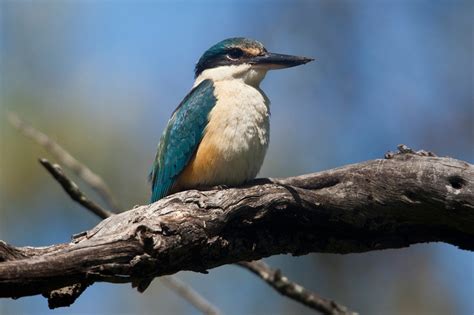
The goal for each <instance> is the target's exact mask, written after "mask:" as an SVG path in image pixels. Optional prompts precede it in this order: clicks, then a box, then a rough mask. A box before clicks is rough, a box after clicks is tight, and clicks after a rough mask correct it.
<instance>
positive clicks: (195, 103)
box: [150, 80, 216, 202]
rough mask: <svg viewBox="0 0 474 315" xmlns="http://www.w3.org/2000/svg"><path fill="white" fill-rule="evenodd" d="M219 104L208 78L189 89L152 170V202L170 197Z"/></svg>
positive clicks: (171, 120) (175, 112) (169, 127)
mask: <svg viewBox="0 0 474 315" xmlns="http://www.w3.org/2000/svg"><path fill="white" fill-rule="evenodd" d="M215 104H216V97H215V96H214V85H213V83H212V81H211V80H204V81H202V82H201V83H200V84H199V85H198V86H196V87H195V88H194V89H192V90H191V92H189V94H188V95H186V97H185V98H184V100H183V101H182V102H181V104H179V106H178V107H177V108H176V109H175V111H174V112H173V115H171V118H170V120H169V121H168V125H167V126H166V129H165V131H164V132H163V135H162V136H161V139H160V143H159V144H158V151H157V153H156V157H155V162H154V163H153V168H152V170H151V173H150V180H151V185H152V195H151V202H154V201H157V200H158V199H161V198H163V197H164V196H166V195H167V194H168V193H169V191H170V189H171V187H172V186H173V183H174V181H175V180H176V178H177V176H178V175H179V174H180V173H181V171H183V169H184V168H185V167H186V165H187V164H188V162H189V160H190V159H191V157H192V156H193V154H194V152H195V151H196V149H197V147H198V145H199V143H200V142H201V139H202V135H203V132H204V128H205V127H206V125H207V122H208V115H209V112H210V111H211V110H212V108H213V107H214V105H215Z"/></svg>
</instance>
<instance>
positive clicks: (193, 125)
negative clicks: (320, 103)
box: [150, 37, 313, 202]
mask: <svg viewBox="0 0 474 315" xmlns="http://www.w3.org/2000/svg"><path fill="white" fill-rule="evenodd" d="M312 60H313V59H311V58H306V57H298V56H290V55H282V54H275V53H270V52H268V51H267V50H266V49H265V47H264V46H263V45H262V44H261V43H260V42H258V41H256V40H251V39H247V38H241V37H238V38H229V39H225V40H223V41H221V42H219V43H217V44H215V45H214V46H212V47H211V48H209V49H208V50H207V51H206V52H205V53H204V54H203V55H202V57H201V58H200V59H199V61H198V63H197V64H196V68H195V82H194V85H193V88H192V90H191V92H189V93H188V95H186V97H185V98H184V99H183V101H182V102H181V104H179V106H178V107H177V108H176V109H175V111H174V112H173V114H172V115H171V118H170V120H169V121H168V125H167V126H166V128H165V130H164V132H163V134H162V136H161V139H160V142H159V144H158V151H157V153H156V157H155V162H154V163H153V168H152V171H151V174H150V181H151V184H152V196H151V201H152V202H154V201H157V200H158V199H160V198H163V197H164V196H167V195H170V194H172V193H175V192H178V191H182V190H186V189H200V188H201V189H202V188H206V187H213V186H218V185H226V186H236V185H240V184H243V183H245V182H246V181H249V180H251V179H253V178H255V176H257V173H258V172H259V170H260V167H261V166H262V163H263V159H264V157H265V153H266V151H267V147H268V142H269V136H270V130H269V129H270V123H269V117H270V108H269V106H270V101H269V99H268V97H267V96H266V95H265V93H264V92H263V91H262V90H261V89H260V87H259V85H260V82H261V81H262V80H263V78H264V77H265V75H266V73H267V71H268V70H273V69H283V68H289V67H294V66H298V65H302V64H305V63H307V62H310V61H312Z"/></svg>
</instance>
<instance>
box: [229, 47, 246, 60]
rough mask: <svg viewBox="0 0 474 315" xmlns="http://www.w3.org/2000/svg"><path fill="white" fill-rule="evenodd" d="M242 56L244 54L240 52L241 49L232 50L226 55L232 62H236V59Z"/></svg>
mask: <svg viewBox="0 0 474 315" xmlns="http://www.w3.org/2000/svg"><path fill="white" fill-rule="evenodd" d="M243 54H244V52H243V51H242V49H239V48H233V49H231V50H230V51H229V52H228V53H227V58H229V59H232V60H236V59H239V58H240V57H242V56H243Z"/></svg>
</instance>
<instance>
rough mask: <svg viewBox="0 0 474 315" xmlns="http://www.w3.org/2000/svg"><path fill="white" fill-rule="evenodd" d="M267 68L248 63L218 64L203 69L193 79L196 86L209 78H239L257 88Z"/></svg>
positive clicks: (215, 80) (219, 79)
mask: <svg viewBox="0 0 474 315" xmlns="http://www.w3.org/2000/svg"><path fill="white" fill-rule="evenodd" d="M267 71H268V69H265V68H257V67H254V66H252V65H249V64H242V65H230V66H220V67H216V68H211V69H206V70H204V71H203V72H202V73H201V74H200V75H199V76H198V77H197V78H196V81H194V85H193V87H196V86H197V85H199V83H201V82H202V81H204V80H206V79H210V80H212V81H214V82H219V81H225V80H241V81H242V82H243V83H245V84H248V85H251V86H253V87H255V88H258V87H259V85H260V82H262V80H263V79H264V78H265V75H266V74H267Z"/></svg>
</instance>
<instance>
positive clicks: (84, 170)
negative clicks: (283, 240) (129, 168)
mask: <svg viewBox="0 0 474 315" xmlns="http://www.w3.org/2000/svg"><path fill="white" fill-rule="evenodd" d="M8 118H9V122H10V124H11V125H12V126H13V127H15V128H17V129H18V130H19V131H20V132H22V133H23V135H25V136H27V137H29V138H31V139H33V140H34V141H36V142H37V143H38V144H40V145H41V146H43V147H44V148H45V149H46V150H47V151H48V152H50V153H51V154H52V155H54V156H56V158H57V159H59V161H61V162H62V163H64V164H65V165H66V166H69V167H71V168H72V170H73V171H75V172H76V175H78V176H79V177H80V178H81V179H82V180H83V181H85V182H86V183H87V184H89V185H90V186H92V188H95V190H96V192H97V193H98V194H99V195H100V196H101V197H102V198H103V199H104V200H105V201H106V202H108V203H109V205H110V206H113V207H115V210H118V208H117V207H118V206H117V204H116V202H115V198H114V197H113V195H112V193H111V192H110V189H109V188H108V186H107V185H106V183H105V181H104V180H103V179H102V178H101V177H100V176H99V175H97V174H95V173H93V172H92V171H91V170H90V169H89V168H88V167H87V166H85V165H84V164H83V163H81V162H80V161H78V160H77V159H75V158H74V157H73V156H72V155H71V154H70V153H69V152H67V151H66V150H65V149H64V148H63V147H61V146H60V145H59V144H58V143H56V142H54V141H53V140H51V138H50V137H49V136H48V135H46V134H44V133H43V132H41V131H39V130H37V129H35V128H33V127H32V126H30V125H28V124H26V123H25V122H23V121H22V120H21V119H20V118H19V117H18V116H17V115H16V114H14V113H9V116H8ZM39 161H40V163H41V164H42V165H43V166H44V167H45V169H46V170H47V171H48V172H49V173H50V174H51V175H52V176H53V178H54V179H55V180H56V181H58V182H59V184H60V185H61V186H62V187H63V189H64V190H65V191H66V193H67V194H68V195H69V196H70V197H71V198H72V199H73V200H74V201H76V202H78V203H79V204H81V205H82V206H83V207H85V208H86V209H88V210H90V211H91V212H93V213H94V214H96V215H97V216H99V217H100V218H102V219H106V218H108V217H109V216H111V215H113V214H114V213H113V212H110V211H108V210H106V209H103V208H102V207H101V206H100V205H98V204H96V203H95V202H93V201H92V200H90V199H88V198H87V197H86V196H85V195H84V193H83V192H82V191H81V190H80V189H79V187H78V186H77V184H76V183H74V182H73V181H72V180H70V179H69V178H68V177H67V176H66V175H65V174H64V172H63V170H62V169H61V167H60V166H59V165H58V164H54V165H53V164H51V163H50V162H49V161H48V160H46V159H40V160H39ZM0 261H1V260H0ZM239 265H240V266H241V267H244V268H247V269H248V270H249V271H250V272H252V273H254V274H256V275H257V276H261V275H262V274H264V273H265V274H271V273H273V272H274V271H273V270H272V269H271V268H270V267H269V266H268V265H266V264H265V263H263V262H262V263H259V262H242V263H239ZM255 270H260V273H255ZM152 280H153V278H148V279H143V280H142V281H141V282H140V283H139V284H138V285H137V288H138V290H139V291H144V290H145V289H146V288H147V287H148V285H149V284H150V283H151V281H152ZM263 280H264V281H266V282H267V283H270V282H271V281H272V280H271V279H269V278H267V279H263ZM162 282H163V283H165V285H167V286H168V287H169V288H170V289H172V290H174V291H176V292H177V293H178V294H179V295H181V296H182V297H184V298H185V299H188V301H189V302H190V303H191V304H193V305H195V306H196V307H197V308H198V309H200V310H201V311H203V312H204V313H206V312H208V311H209V312H210V313H219V311H218V310H217V308H216V307H214V306H213V305H212V304H210V303H209V302H208V301H206V300H205V299H204V298H203V297H201V296H200V295H199V294H198V293H197V292H196V291H194V289H192V288H191V287H190V286H188V285H186V284H185V283H184V282H182V281H181V280H179V279H177V278H176V277H171V276H170V277H167V281H162ZM89 285H90V282H88V281H85V282H82V283H77V284H73V285H71V286H68V287H64V288H60V289H57V290H54V291H51V292H49V293H43V295H44V296H45V297H46V298H48V305H49V307H50V308H56V307H62V306H69V305H71V304H72V303H74V301H75V300H76V299H77V298H78V297H79V296H80V295H81V294H82V292H84V290H85V289H86V288H87V287H88V286H89ZM295 285H297V284H295ZM298 286H299V285H298ZM273 287H274V288H276V287H275V286H273ZM299 287H301V286H299ZM301 288H302V287H301ZM303 289H304V288H303ZM305 292H306V293H307V294H309V293H310V292H309V291H307V290H305ZM311 294H312V295H313V296H314V298H315V299H321V300H325V299H324V298H320V297H318V296H317V295H316V294H315V293H311ZM287 296H288V297H290V298H293V299H295V300H296V301H300V300H304V297H299V296H298V295H294V296H291V295H287ZM307 306H309V307H312V308H313V309H315V310H319V309H318V308H317V307H314V306H312V305H308V304H307ZM342 308H344V307H343V306H341V308H340V309H342ZM330 311H331V310H329V312H330ZM338 314H339V313H338Z"/></svg>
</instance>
